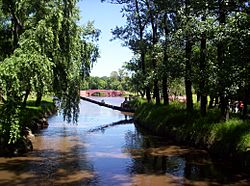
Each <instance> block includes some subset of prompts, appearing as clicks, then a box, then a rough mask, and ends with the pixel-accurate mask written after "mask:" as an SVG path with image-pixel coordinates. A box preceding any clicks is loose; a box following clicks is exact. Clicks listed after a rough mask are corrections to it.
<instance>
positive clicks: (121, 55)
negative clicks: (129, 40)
mask: <svg viewBox="0 0 250 186" xmlns="http://www.w3.org/2000/svg"><path fill="white" fill-rule="evenodd" d="M78 7H79V8H80V16H81V20H80V24H81V25H83V24H86V23H87V22H88V21H94V25H95V27H96V28H98V29H100V30H101V35H100V40H99V42H98V45H99V50H100V56H101V57H100V58H98V60H97V62H96V63H95V64H94V66H93V69H92V70H91V76H99V77H102V76H109V75H110V73H111V72H112V71H117V70H118V69H119V68H121V67H122V65H123V63H124V62H126V61H129V60H130V59H131V58H132V52H131V51H130V50H129V49H128V48H126V47H123V46H122V45H121V44H122V41H120V40H115V41H110V39H112V34H111V29H114V28H115V27H116V26H123V25H125V23H126V20H125V18H123V17H122V14H121V13H120V10H121V6H120V5H115V4H110V3H101V0H80V1H79V3H78Z"/></svg>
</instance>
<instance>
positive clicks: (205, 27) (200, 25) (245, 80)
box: [112, 0, 250, 116]
mask: <svg viewBox="0 0 250 186" xmlns="http://www.w3.org/2000/svg"><path fill="white" fill-rule="evenodd" d="M112 2H113V3H119V4H123V5H124V8H123V9H122V12H123V15H124V16H125V17H126V18H127V24H126V25H125V26H123V27H117V28H116V29H115V30H114V31H113V34H114V36H115V38H117V39H121V40H123V41H124V44H125V46H128V47H129V48H130V49H132V50H133V52H134V54H135V57H134V59H132V60H131V61H130V62H129V63H127V65H126V67H127V69H129V70H130V71H132V80H133V79H134V80H133V81H132V84H131V87H137V91H138V92H142V95H144V93H145V87H146V86H145V85H148V88H150V91H151V92H154V97H156V98H157V91H156V90H157V89H156V88H157V86H159V84H158V83H157V81H156V80H157V79H159V78H160V79H159V80H160V81H162V87H160V88H161V91H162V94H163V97H164V102H165V99H166V93H167V91H166V89H168V92H169V91H170V88H169V87H170V85H171V82H172V81H173V82H174V81H175V80H178V81H179V80H182V81H185V87H186V97H187V109H188V110H189V111H192V102H193V100H192V93H198V95H201V113H202V114H203V115H205V114H206V106H207V96H208V95H209V96H210V97H211V103H212V101H213V99H214V98H215V97H219V98H220V102H221V107H220V108H221V111H222V115H223V116H225V112H226V110H227V109H226V107H227V104H228V100H229V99H230V100H243V99H244V100H245V103H244V104H245V106H247V104H248V103H249V90H250V89H249V87H250V84H249V81H250V77H249V69H250V68H249V64H250V59H249V52H250V48H249V41H250V38H249V36H250V34H249V28H250V17H249V8H250V5H249V2H247V1H221V0H220V1H212V0H206V1H193V0H185V1H178V0H176V1H167V0H153V1H148V0H126V1H119V0H113V1H112ZM142 65H144V67H145V68H141V66H142ZM136 79H137V80H139V81H136ZM181 84H183V83H181ZM143 85H144V86H143ZM198 98H199V97H198ZM198 101H199V99H198ZM245 108H246V107H245Z"/></svg>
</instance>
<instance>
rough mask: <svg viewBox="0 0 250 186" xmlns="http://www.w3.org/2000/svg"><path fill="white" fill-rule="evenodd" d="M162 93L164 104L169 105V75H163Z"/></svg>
mask: <svg viewBox="0 0 250 186" xmlns="http://www.w3.org/2000/svg"><path fill="white" fill-rule="evenodd" d="M162 94H163V101H164V105H169V98H168V96H169V95H168V82H167V77H165V76H163V79H162Z"/></svg>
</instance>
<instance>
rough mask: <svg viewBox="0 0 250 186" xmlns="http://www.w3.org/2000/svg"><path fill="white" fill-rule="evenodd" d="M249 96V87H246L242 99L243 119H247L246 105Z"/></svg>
mask: <svg viewBox="0 0 250 186" xmlns="http://www.w3.org/2000/svg"><path fill="white" fill-rule="evenodd" d="M249 94H250V88H249V86H248V87H245V91H244V99H243V104H244V107H243V118H247V114H248V113H247V105H248V102H249Z"/></svg>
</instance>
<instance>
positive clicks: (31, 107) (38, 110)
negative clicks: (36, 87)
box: [22, 97, 56, 126]
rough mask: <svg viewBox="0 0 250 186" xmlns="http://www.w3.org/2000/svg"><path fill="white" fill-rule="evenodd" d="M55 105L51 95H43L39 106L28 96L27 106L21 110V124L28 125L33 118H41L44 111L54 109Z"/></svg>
mask: <svg viewBox="0 0 250 186" xmlns="http://www.w3.org/2000/svg"><path fill="white" fill-rule="evenodd" d="M55 109H56V108H55V105H54V103H53V100H52V98H51V97H44V98H43V99H42V101H41V105H40V106H38V107H37V106H35V99H32V98H29V99H28V100H27V106H26V107H25V108H24V110H23V112H22V123H23V125H27V126H29V125H30V124H31V122H32V120H33V119H35V118H37V119H41V118H42V117H44V115H45V113H48V112H52V111H54V110H55Z"/></svg>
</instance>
